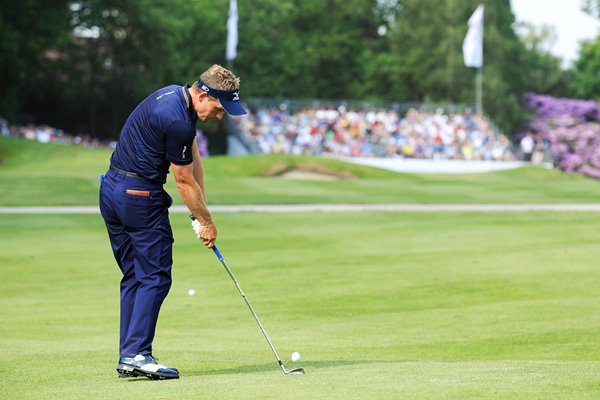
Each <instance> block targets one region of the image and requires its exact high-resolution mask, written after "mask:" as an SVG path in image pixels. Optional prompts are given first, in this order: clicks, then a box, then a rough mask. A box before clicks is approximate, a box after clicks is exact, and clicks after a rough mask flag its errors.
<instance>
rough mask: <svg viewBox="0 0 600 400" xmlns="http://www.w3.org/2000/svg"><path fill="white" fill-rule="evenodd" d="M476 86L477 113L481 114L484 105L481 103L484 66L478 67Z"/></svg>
mask: <svg viewBox="0 0 600 400" xmlns="http://www.w3.org/2000/svg"><path fill="white" fill-rule="evenodd" d="M475 85H476V87H475V92H476V93H475V104H476V111H477V114H481V113H483V107H482V104H481V98H482V97H483V96H482V91H483V90H482V87H483V68H477V79H476V83H475Z"/></svg>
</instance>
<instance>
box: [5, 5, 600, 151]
mask: <svg viewBox="0 0 600 400" xmlns="http://www.w3.org/2000/svg"><path fill="white" fill-rule="evenodd" d="M479 3H484V4H485V10H486V11H485V35H484V68H483V76H484V80H483V85H484V90H483V94H484V95H483V106H484V111H485V113H486V114H488V115H489V116H490V117H491V118H492V119H493V120H494V122H495V123H496V124H497V125H498V126H499V127H500V128H501V129H502V130H503V131H504V132H505V133H507V134H509V135H511V134H513V133H516V132H518V130H519V129H520V127H521V126H522V125H523V123H524V122H525V121H526V120H527V118H528V117H527V113H528V109H527V107H526V106H525V103H524V101H523V95H524V94H525V93H529V92H534V93H542V94H549V95H552V96H557V97H572V98H597V97H598V95H599V93H600V76H599V75H598V73H597V71H598V70H599V68H600V39H596V40H595V41H590V42H587V43H585V44H584V45H583V46H582V49H581V53H580V57H579V59H578V60H577V61H576V62H575V64H574V66H573V67H572V68H564V67H563V66H562V61H561V59H559V58H558V57H556V56H553V55H552V54H550V53H549V51H548V47H549V46H548V44H549V43H550V42H551V41H552V40H553V31H552V29H551V28H550V27H542V29H537V30H536V29H535V28H534V27H532V26H529V27H528V26H518V24H516V23H515V16H514V14H513V12H512V10H511V6H510V1H509V0H494V1H491V0H487V1H483V0H444V1H440V0H343V1H342V0H302V1H300V0H239V1H238V12H239V45H238V53H237V58H236V60H235V63H234V64H233V65H230V67H231V68H232V69H233V70H234V72H235V73H236V74H238V75H239V76H240V77H241V78H242V97H245V98H249V97H266V98H269V97H286V98H291V99H300V98H303V99H304V98H311V99H314V98H318V99H348V100H352V99H361V100H362V99H366V100H377V101H393V102H421V103H422V102H448V103H473V102H474V97H475V70H474V69H469V68H466V67H465V66H464V64H463V55H462V48H461V46H462V40H463V38H464V36H465V33H466V31H467V20H468V18H469V16H470V15H471V14H472V13H473V11H474V9H475V8H476V6H477V4H479ZM574 6H575V4H574ZM582 6H583V7H585V9H586V10H587V11H588V12H589V13H590V14H592V15H596V16H598V9H599V7H600V6H599V4H598V2H596V1H593V0H587V1H584V2H583V3H582ZM228 8H229V0H194V1H190V0H136V1H119V0H81V1H67V0H21V1H19V2H6V1H5V2H1V3H0V26H2V29H0V55H1V57H0V87H1V90H2V96H1V97H0V115H1V116H3V117H5V118H7V119H8V120H9V121H11V122H14V123H26V122H34V123H47V124H50V125H53V126H56V127H60V128H62V129H65V130H69V131H78V132H84V133H88V134H91V135H92V136H94V137H98V138H103V139H106V138H116V136H117V135H118V132H119V130H120V127H121V125H122V123H123V121H124V120H125V118H126V117H127V115H128V114H129V113H130V112H131V110H132V108H133V107H134V106H135V104H136V103H137V102H138V101H139V100H141V99H142V98H143V97H145V96H146V95H147V94H148V93H149V92H151V91H152V90H155V89H156V88H158V87H160V86H164V85H167V84H173V83H178V84H183V83H186V82H192V81H194V80H196V79H197V78H198V75H199V74H200V73H201V72H202V71H203V70H204V69H205V68H207V67H209V66H210V65H212V64H214V63H219V64H222V65H227V63H226V61H225V43H226V35H227V28H226V20H227V14H228Z"/></svg>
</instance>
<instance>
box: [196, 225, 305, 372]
mask: <svg viewBox="0 0 600 400" xmlns="http://www.w3.org/2000/svg"><path fill="white" fill-rule="evenodd" d="M191 218H192V220H194V219H195V218H194V217H193V216H191ZM212 250H213V252H214V253H215V255H216V256H217V258H218V259H219V261H221V264H223V267H225V270H226V271H227V273H228V274H229V276H230V277H231V280H232V281H233V283H235V286H236V287H237V289H238V291H239V292H240V294H241V295H242V297H243V298H244V301H245V302H246V304H247V305H248V308H249V309H250V311H251V312H252V315H253V316H254V319H255V320H256V322H257V323H258V326H259V327H260V330H261V331H262V333H263V335H264V336H265V339H267V343H269V347H271V350H272V351H273V354H275V357H276V358H277V362H278V363H279V366H280V367H281V369H282V370H283V373H284V374H286V375H302V374H304V368H294V369H291V370H289V371H288V370H287V369H285V366H284V365H283V362H281V358H279V354H277V350H275V346H273V343H272V342H271V339H269V335H267V331H265V328H264V327H263V325H262V323H261V322H260V319H258V315H256V312H255V311H254V308H252V305H251V304H250V300H248V297H247V296H246V295H245V294H244V291H243V290H242V287H241V286H240V284H239V283H238V281H237V279H235V276H233V272H231V269H230V268H229V266H228V265H227V262H226V261H225V259H224V258H223V256H222V255H221V253H220V252H219V249H217V246H213V247H212Z"/></svg>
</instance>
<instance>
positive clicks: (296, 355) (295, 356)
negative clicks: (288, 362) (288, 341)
mask: <svg viewBox="0 0 600 400" xmlns="http://www.w3.org/2000/svg"><path fill="white" fill-rule="evenodd" d="M292 361H293V362H298V361H300V353H298V352H297V351H295V352H293V353H292Z"/></svg>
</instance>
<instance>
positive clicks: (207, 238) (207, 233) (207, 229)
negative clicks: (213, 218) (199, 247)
mask: <svg viewBox="0 0 600 400" xmlns="http://www.w3.org/2000/svg"><path fill="white" fill-rule="evenodd" d="M198 239H200V240H202V243H204V245H205V246H206V247H209V248H212V247H213V246H214V245H215V242H216V241H217V227H216V226H215V224H214V223H212V222H210V223H208V224H202V225H200V235H199V236H198Z"/></svg>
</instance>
